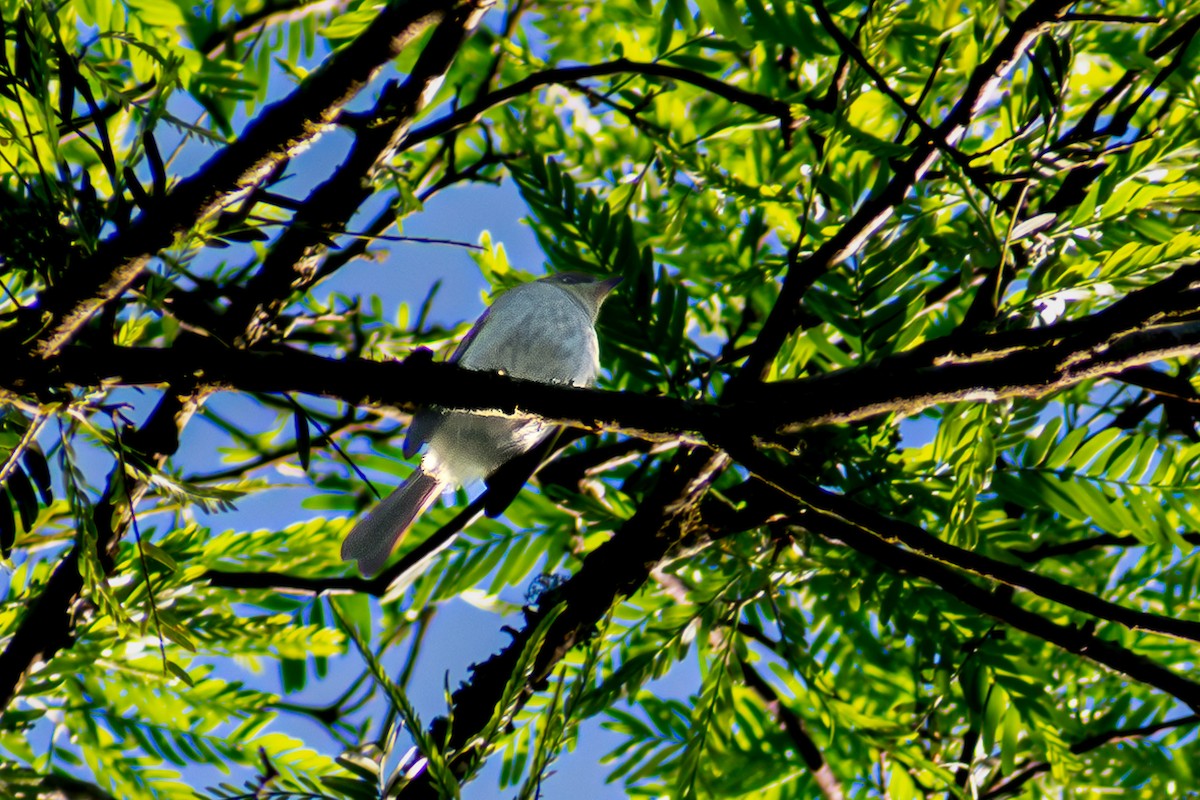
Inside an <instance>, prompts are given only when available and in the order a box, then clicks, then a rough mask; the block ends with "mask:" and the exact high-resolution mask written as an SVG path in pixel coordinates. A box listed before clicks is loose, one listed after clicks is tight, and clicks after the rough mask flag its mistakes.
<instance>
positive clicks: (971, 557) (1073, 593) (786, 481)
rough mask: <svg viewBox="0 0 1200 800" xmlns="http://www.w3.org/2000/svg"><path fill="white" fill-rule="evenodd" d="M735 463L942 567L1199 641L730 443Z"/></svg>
mask: <svg viewBox="0 0 1200 800" xmlns="http://www.w3.org/2000/svg"><path fill="white" fill-rule="evenodd" d="M727 449H728V451H729V453H730V455H732V456H733V457H734V458H735V459H736V460H737V461H738V463H740V464H741V465H742V466H743V467H745V468H746V469H748V470H750V471H751V472H753V473H754V474H755V475H757V476H758V477H759V478H761V479H763V480H765V481H767V482H768V483H770V484H771V485H773V486H775V487H776V488H778V489H780V490H781V491H784V492H786V493H787V494H788V495H790V496H791V497H792V498H794V499H796V500H799V501H800V502H801V503H803V504H804V506H805V507H806V508H807V509H809V510H810V511H812V512H815V513H816V514H817V515H819V516H820V517H822V518H824V517H836V518H837V519H839V520H841V521H843V522H845V523H847V524H849V525H853V526H854V527H856V528H857V529H859V530H860V531H863V532H865V533H868V534H870V535H871V536H874V537H875V538H877V539H879V540H880V541H882V542H887V543H888V544H903V545H904V546H905V547H907V548H909V549H910V550H912V551H913V552H915V553H918V554H920V555H922V556H924V557H926V558H928V559H931V560H933V561H938V562H940V563H942V564H950V565H951V566H954V567H958V568H959V569H962V570H965V571H967V572H970V573H973V574H975V575H978V576H980V577H984V578H990V579H992V580H995V581H999V582H1001V583H1004V584H1006V585H1008V586H1014V587H1017V588H1020V589H1025V590H1027V591H1030V592H1033V593H1034V594H1036V595H1038V596H1040V597H1044V598H1046V599H1047V600H1050V601H1052V602H1055V603H1060V604H1062V605H1064V606H1066V607H1067V608H1070V609H1073V610H1075V611H1079V612H1082V613H1084V614H1090V615H1092V616H1094V617H1098V618H1099V619H1103V620H1108V621H1110V622H1115V623H1117V624H1119V625H1124V626H1125V627H1127V628H1129V629H1130V630H1143V631H1150V632H1153V633H1160V634H1163V635H1166V636H1174V637H1176V638H1179V639H1188V640H1191V641H1194V642H1200V622H1194V621H1192V620H1186V619H1179V618H1176V617H1166V616H1161V615H1159V614H1150V613H1147V612H1144V611H1137V610H1134V609H1131V608H1126V607H1124V606H1122V605H1118V604H1117V603H1112V602H1109V601H1107V600H1104V599H1103V598H1100V597H1097V596H1096V595H1094V594H1091V593H1090V592H1085V591H1083V590H1082V589H1077V588H1075V587H1074V586H1070V585H1067V584H1064V583H1059V582H1058V581H1056V580H1054V579H1053V578H1047V577H1045V576H1044V575H1039V574H1037V573H1036V572H1030V571H1029V570H1027V569H1023V568H1021V567H1018V566H1016V565H1015V564H1006V563H1005V562H1003V561H997V560H996V559H994V558H991V557H989V556H985V555H983V554H982V553H976V552H974V551H972V550H964V549H963V548H961V547H956V546H955V545H952V544H950V543H949V542H946V541H943V540H941V539H939V538H937V537H936V536H933V535H931V534H929V533H927V532H925V531H924V530H922V529H921V528H919V527H917V526H916V525H912V524H909V523H907V522H904V521H902V520H898V519H892V518H890V517H887V516H884V515H883V514H880V513H879V512H877V511H874V510H873V509H870V508H867V507H866V506H863V505H859V504H858V503H855V502H854V501H853V500H850V499H849V498H847V497H843V496H840V495H836V494H834V493H833V492H829V491H826V490H825V489H822V488H820V487H818V486H815V485H813V484H811V483H809V482H808V481H806V480H804V479H803V478H800V477H797V476H795V475H794V474H793V472H792V471H790V470H788V469H787V468H786V467H785V466H783V465H781V464H778V463H776V462H775V461H772V460H771V459H770V458H769V457H767V456H766V455H763V454H762V453H760V452H759V451H758V450H756V449H754V448H751V447H746V446H744V445H737V444H731V445H730V447H729V448H727Z"/></svg>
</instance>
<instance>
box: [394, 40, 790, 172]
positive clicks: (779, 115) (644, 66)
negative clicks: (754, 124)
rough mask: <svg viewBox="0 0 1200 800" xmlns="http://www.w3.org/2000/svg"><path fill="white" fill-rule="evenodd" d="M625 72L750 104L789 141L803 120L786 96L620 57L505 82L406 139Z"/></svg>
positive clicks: (410, 143) (409, 143) (410, 142)
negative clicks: (554, 89)
mask: <svg viewBox="0 0 1200 800" xmlns="http://www.w3.org/2000/svg"><path fill="white" fill-rule="evenodd" d="M623 73H632V74H635V75H643V76H646V75H649V76H653V77H657V78H672V79H674V80H677V81H680V82H681V83H688V84H691V85H692V86H695V87H697V88H699V89H704V90H705V91H707V92H711V93H712V94H715V95H716V96H717V97H720V98H723V99H725V100H728V101H729V102H730V103H733V104H735V105H742V106H746V107H747V108H750V109H752V110H754V111H757V112H759V113H760V114H765V115H766V116H769V117H775V118H776V119H778V120H779V127H780V130H781V131H782V133H783V137H784V141H785V143H786V142H787V141H789V140H790V138H791V134H792V132H793V131H794V130H795V129H796V127H797V125H798V124H799V123H798V121H797V120H796V118H795V116H794V114H793V111H792V106H791V104H790V103H785V102H784V101H782V100H776V99H775V98H773V97H768V96H766V95H761V94H755V93H754V92H749V91H746V90H745V89H739V88H738V87H736V86H730V85H729V84H728V83H725V82H724V81H720V80H717V79H716V78H713V77H710V76H708V75H705V74H703V73H701V72H696V71H695V70H690V69H687V68H685V67H677V66H674V65H672V64H662V63H658V62H648V61H631V60H630V59H627V58H617V59H613V60H612V61H606V62H604V63H602V64H587V65H584V66H580V67H559V68H557V69H548V70H544V71H542V72H537V73H534V74H533V75H530V76H528V77H526V78H522V79H521V80H519V81H517V82H516V83H514V84H511V85H509V86H505V87H504V88H502V89H496V90H495V91H491V92H488V93H487V94H485V95H484V96H483V97H481V98H479V99H478V100H476V101H474V102H473V103H469V104H467V105H465V106H463V107H462V108H460V109H458V110H457V111H454V112H452V113H450V114H447V115H446V116H444V117H442V118H441V119H438V120H434V121H433V122H430V123H428V124H426V125H422V126H421V127H419V128H417V129H415V130H414V131H413V132H412V134H411V135H409V137H408V138H407V139H406V140H405V141H404V148H405V149H408V148H410V147H415V146H417V145H418V144H421V143H422V142H425V141H428V140H429V139H435V138H437V137H439V136H445V135H446V134H447V133H450V132H451V131H455V130H458V129H459V128H463V127H465V126H467V125H471V124H472V123H474V122H477V121H478V120H479V118H480V117H482V116H483V115H484V114H485V113H487V112H488V111H490V110H492V109H493V108H496V107H497V106H502V105H504V104H506V103H509V102H511V101H512V100H515V99H516V98H518V97H521V96H522V95H526V94H529V93H530V92H532V91H533V90H534V89H538V88H540V87H542V86H549V85H550V84H562V83H568V84H569V83H575V82H576V81H581V80H585V79H587V78H600V77H604V76H607V75H620V74H623Z"/></svg>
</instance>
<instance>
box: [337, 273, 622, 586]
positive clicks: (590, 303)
mask: <svg viewBox="0 0 1200 800" xmlns="http://www.w3.org/2000/svg"><path fill="white" fill-rule="evenodd" d="M620 281H621V278H620V277H612V278H606V279H599V278H595V277H593V276H591V275H587V274H584V273H579V272H564V273H559V274H555V275H550V276H547V277H545V278H540V279H538V280H535V281H531V282H529V283H524V284H521V285H519V286H515V287H513V288H511V289H509V290H508V291H506V292H504V293H503V294H501V295H500V296H499V297H497V298H496V300H495V302H494V303H492V305H491V306H489V307H488V308H487V309H486V310H485V311H484V313H483V315H482V316H480V317H479V319H478V320H476V321H475V324H474V325H473V326H472V327H471V330H470V331H468V332H467V335H466V336H465V337H464V338H463V340H462V342H461V343H460V344H459V345H458V347H457V349H455V351H454V353H453V354H452V355H451V356H450V359H449V360H450V362H452V363H456V364H458V365H459V366H461V367H463V368H465V369H470V370H479V371H489V372H502V373H504V374H507V375H510V376H512V377H514V378H522V379H524V380H531V381H538V382H540V383H555V384H567V385H573V386H591V385H592V383H593V382H594V381H595V379H596V375H597V374H598V373H599V371H600V346H599V340H598V339H597V337H596V318H597V316H598V315H599V313H600V307H601V305H603V303H604V301H605V299H606V298H607V297H608V295H609V293H610V292H611V291H612V290H613V289H614V288H615V287H616V286H617V284H618V283H620ZM553 429H554V426H553V425H549V424H547V423H545V422H544V421H542V420H540V419H539V418H537V417H512V418H509V417H497V416H487V415H482V414H473V413H470V412H464V411H447V410H445V409H442V408H438V407H430V408H424V409H420V410H418V411H417V413H416V414H414V415H413V418H412V423H411V424H410V425H409V428H408V435H407V436H406V438H405V440H404V448H403V451H404V456H405V458H411V457H412V456H414V455H416V453H417V452H418V451H419V450H420V449H421V447H422V446H423V445H426V444H428V445H429V447H428V449H427V450H426V452H425V455H424V457H423V458H422V460H421V464H420V466H418V467H417V469H416V470H415V471H414V472H413V473H412V475H411V476H410V477H409V478H408V480H406V481H405V482H404V483H402V484H401V485H400V486H399V487H398V488H396V490H395V491H393V492H392V493H391V494H390V495H388V496H387V497H386V498H384V499H383V500H382V501H381V502H380V503H379V504H378V505H376V506H375V508H373V509H372V510H371V512H370V513H368V514H367V515H366V516H365V517H363V518H362V519H361V520H359V521H358V523H357V524H356V525H355V526H354V527H353V528H352V529H351V530H350V533H348V534H347V535H346V538H345V540H344V541H343V542H342V551H341V553H342V560H343V561H357V562H358V569H359V572H361V573H362V574H363V575H364V576H371V575H374V574H376V573H378V572H379V571H380V570H382V569H383V566H384V564H386V563H387V560H388V558H389V557H390V556H391V554H392V551H393V550H394V549H395V547H396V544H397V543H398V542H399V541H400V539H401V537H403V536H404V534H405V532H406V531H407V530H408V529H409V528H410V527H411V526H412V524H413V523H414V522H415V521H416V519H417V518H418V517H419V516H420V515H421V514H422V513H423V512H424V511H425V510H426V509H427V508H429V506H431V505H432V504H433V502H434V500H436V499H437V498H438V497H439V496H440V495H441V494H442V492H443V491H444V490H445V489H446V488H447V487H449V486H462V485H465V484H468V483H471V482H473V481H476V480H479V479H482V478H487V477H489V476H491V475H492V474H493V473H494V472H495V471H496V470H497V469H499V468H500V467H501V466H502V465H503V464H504V463H505V462H507V461H509V460H510V459H512V458H515V457H516V456H518V455H521V454H522V453H526V452H528V451H529V450H530V449H532V448H533V447H535V446H536V445H537V444H538V443H539V442H541V441H542V440H543V439H545V438H546V437H547V436H548V435H549V434H550V433H551V432H552V431H553Z"/></svg>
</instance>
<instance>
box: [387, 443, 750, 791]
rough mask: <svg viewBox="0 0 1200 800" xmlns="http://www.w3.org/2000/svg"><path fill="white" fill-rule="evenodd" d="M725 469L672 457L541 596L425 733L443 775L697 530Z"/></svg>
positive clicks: (421, 781) (704, 460)
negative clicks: (571, 570)
mask: <svg viewBox="0 0 1200 800" xmlns="http://www.w3.org/2000/svg"><path fill="white" fill-rule="evenodd" d="M727 463H728V462H727V459H726V458H725V456H723V455H719V454H717V455H714V454H713V453H711V452H709V451H706V450H697V449H693V450H689V451H684V452H680V453H679V454H678V455H677V456H676V457H675V458H674V460H673V461H672V462H671V463H670V464H668V465H665V466H664V468H663V470H662V472H661V474H660V476H659V479H658V483H657V484H656V486H655V487H654V489H653V490H652V491H651V492H649V493H648V495H647V496H646V497H645V498H643V499H642V501H641V502H640V503H639V504H638V510H637V512H636V513H635V514H634V515H633V516H632V517H630V518H629V519H628V520H627V521H626V522H625V523H624V524H622V525H621V527H620V529H619V530H618V531H617V532H616V533H615V534H614V535H613V538H612V539H610V540H609V541H608V542H606V543H605V544H603V545H601V546H600V547H598V548H597V549H596V550H594V551H593V552H592V553H590V554H589V555H588V556H587V558H586V559H585V560H584V562H583V566H582V567H581V568H580V569H579V571H578V572H577V573H575V575H574V576H573V577H571V578H570V579H569V580H568V581H567V582H566V583H564V584H562V585H561V586H559V587H557V588H556V589H553V590H551V591H550V592H547V593H546V594H544V595H542V597H541V598H540V599H539V604H538V607H537V608H536V609H532V608H528V609H526V611H525V617H526V625H525V627H524V628H523V629H522V630H520V631H513V632H512V633H513V641H512V642H511V643H510V644H509V645H508V647H506V648H505V649H504V650H503V651H501V652H500V653H497V654H496V655H494V656H492V657H491V658H489V659H488V660H487V661H485V662H484V663H482V664H478V665H476V666H475V667H474V668H473V669H472V674H471V679H470V682H469V683H466V684H464V685H463V686H461V687H460V688H459V689H458V690H457V691H456V692H455V693H454V695H453V696H452V698H451V704H452V710H451V713H450V715H449V717H447V718H439V719H436V720H434V722H433V724H432V725H431V735H432V737H433V738H434V739H435V740H436V741H445V742H446V749H447V751H448V752H451V753H454V757H453V759H452V761H451V769H453V770H454V772H455V774H456V775H465V774H467V773H468V772H469V771H470V768H471V767H472V765H473V762H474V761H475V759H476V758H477V756H478V754H477V753H476V743H475V742H476V737H478V735H479V733H480V732H481V731H482V730H484V728H485V726H486V725H487V723H488V721H489V720H490V719H491V717H492V715H493V714H494V713H496V710H497V709H496V705H497V703H498V702H499V701H500V699H501V698H503V697H505V696H507V693H508V692H509V689H508V686H509V683H510V682H511V681H518V680H519V681H521V683H520V687H521V688H520V690H519V692H518V693H517V696H516V700H515V703H516V705H517V706H521V705H524V703H525V702H526V701H527V700H528V698H529V697H530V695H532V694H533V692H534V691H536V689H537V687H538V686H540V685H541V684H542V682H543V681H545V679H546V677H547V676H548V675H549V674H550V673H551V672H552V671H553V670H554V668H555V666H556V665H557V664H558V663H559V662H560V661H561V660H562V659H563V658H564V657H565V656H566V655H567V653H569V652H570V651H571V649H572V648H574V647H575V646H576V645H578V644H581V643H583V642H585V641H587V640H588V639H590V638H591V637H593V636H594V635H595V633H596V626H597V625H598V624H599V623H600V622H601V621H602V620H603V619H604V615H605V614H606V613H608V610H609V608H610V607H611V606H612V604H613V603H614V602H616V601H617V599H618V598H619V597H623V596H628V595H630V594H633V593H634V592H636V591H637V590H638V588H639V587H640V586H641V585H642V584H643V583H645V581H646V578H647V577H648V576H649V574H650V571H651V570H652V569H653V568H654V566H655V565H656V564H657V563H658V562H659V561H661V560H662V558H663V557H664V556H665V555H666V554H667V553H668V552H669V551H670V550H671V548H673V547H674V546H675V545H676V544H677V543H678V542H680V541H681V540H682V539H684V538H685V537H687V536H688V535H690V534H692V533H694V532H695V528H696V527H697V526H698V525H699V518H698V515H697V514H696V513H695V511H696V505H697V504H698V503H699V502H700V500H701V499H702V498H703V497H704V495H705V492H706V491H707V489H708V487H709V485H710V484H711V483H712V481H713V480H715V479H716V476H717V475H718V474H719V473H720V471H721V470H722V469H724V467H725V465H726V464H727ZM559 605H562V606H563V607H564V610H563V611H562V612H561V613H560V614H559V615H558V617H557V618H556V619H555V620H554V622H553V623H552V624H551V625H550V628H549V630H548V631H547V632H546V635H545V638H544V640H543V642H542V645H541V648H540V650H539V651H538V654H537V656H536V657H535V658H534V661H533V665H532V668H531V670H530V672H529V674H527V675H525V676H522V677H517V676H514V675H513V669H514V667H515V665H516V664H517V663H518V660H519V659H520V658H521V655H522V653H523V651H524V650H525V648H526V646H527V645H528V643H529V641H530V637H531V636H532V635H533V633H534V632H535V631H536V630H537V627H538V622H539V621H540V620H541V619H543V618H544V616H545V615H546V614H548V613H549V612H550V611H551V610H553V609H554V608H556V607H558V606H559ZM501 711H502V712H506V711H510V709H502V710H501ZM450 720H453V725H451V724H450ZM401 796H402V797H419V798H424V797H429V798H433V797H437V790H436V788H435V787H434V785H433V782H432V781H431V780H430V779H429V774H428V772H423V773H422V774H421V775H419V776H417V777H416V778H415V779H414V780H413V782H412V783H410V784H408V786H406V787H405V789H404V790H403V791H402V793H401Z"/></svg>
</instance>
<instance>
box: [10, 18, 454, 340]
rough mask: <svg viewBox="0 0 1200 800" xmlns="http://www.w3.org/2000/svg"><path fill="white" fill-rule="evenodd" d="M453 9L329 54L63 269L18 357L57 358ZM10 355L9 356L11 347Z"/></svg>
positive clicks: (384, 21)
mask: <svg viewBox="0 0 1200 800" xmlns="http://www.w3.org/2000/svg"><path fill="white" fill-rule="evenodd" d="M461 2H465V0H414V2H410V3H389V4H387V5H385V6H384V7H383V8H382V9H381V10H380V12H379V16H377V17H376V18H375V20H374V22H372V23H371V25H370V27H369V28H368V29H367V30H366V31H364V32H363V33H362V34H361V35H360V36H358V37H357V38H356V39H355V40H354V41H352V42H351V43H349V44H348V45H346V46H345V47H344V48H343V49H341V50H338V51H337V52H335V53H334V54H333V55H331V56H330V57H329V58H328V59H327V60H326V62H325V63H324V64H323V65H322V66H321V68H320V69H318V70H317V71H315V72H314V73H312V75H311V76H309V79H308V80H307V81H305V83H304V84H303V85H302V87H301V88H299V89H297V90H296V91H294V92H293V93H292V94H290V95H289V96H288V97H286V98H284V99H283V100H280V101H279V102H277V103H274V104H272V105H270V106H268V107H267V108H265V109H264V110H263V112H262V114H260V115H259V116H258V118H257V119H255V120H254V122H252V123H251V124H250V125H249V126H247V128H246V130H245V131H244V132H243V134H242V136H241V137H240V138H239V139H238V140H237V141H236V142H234V143H233V144H230V145H229V146H227V147H224V148H222V149H221V150H220V151H219V152H217V154H216V155H214V156H213V157H212V158H210V159H209V160H208V161H207V162H206V163H205V164H204V166H202V167H201V168H200V170H199V172H198V173H197V174H196V175H194V176H193V177H191V178H188V179H186V180H184V181H182V182H180V183H179V184H178V185H176V186H175V188H174V189H172V191H171V192H170V194H169V195H168V196H166V197H165V198H163V199H162V200H161V201H160V202H157V203H156V204H155V205H154V206H153V207H152V208H150V209H148V210H146V211H144V212H143V213H142V214H141V215H140V216H139V217H138V218H137V220H135V221H134V223H133V224H132V225H130V226H129V227H128V228H126V229H125V230H123V231H121V232H119V233H117V234H116V235H114V236H112V237H110V238H109V239H107V240H106V241H104V242H103V243H101V245H100V247H99V248H98V249H97V250H96V252H95V253H93V254H92V256H91V257H90V258H88V259H87V260H85V261H83V262H82V263H81V264H79V265H78V267H76V268H74V269H73V271H72V274H73V275H74V276H75V279H73V280H65V281H62V282H61V283H60V284H58V285H57V286H56V287H54V288H53V290H51V291H48V292H47V293H46V295H45V296H44V297H43V298H42V301H41V310H42V317H41V319H40V320H39V324H40V325H41V330H40V331H38V332H37V335H36V337H35V338H33V340H32V341H31V342H29V344H28V345H27V346H26V347H27V349H29V350H30V351H31V352H33V353H34V354H35V355H37V356H39V357H42V358H49V357H52V356H54V355H55V354H57V353H58V352H59V351H60V350H61V349H62V348H63V347H64V346H65V345H66V344H67V343H68V342H70V341H71V340H72V339H73V338H74V337H75V335H76V334H77V333H78V331H79V330H80V329H81V328H82V327H83V326H84V325H85V324H87V321H88V320H89V319H90V318H91V317H92V315H93V314H95V313H96V312H97V311H98V310H99V309H100V308H102V307H103V306H104V305H105V304H106V303H108V302H110V301H111V300H113V299H114V298H116V297H118V296H119V295H120V294H121V293H122V292H124V291H125V290H126V289H127V288H128V287H129V286H130V285H131V284H132V283H133V282H134V281H135V280H136V279H137V277H138V275H139V274H140V273H141V271H142V269H143V268H144V267H145V266H146V264H147V263H148V262H149V261H150V259H151V258H152V257H153V256H154V255H155V254H156V253H157V252H158V251H160V250H162V249H164V248H166V247H169V246H170V245H171V244H172V242H174V241H175V239H176V238H177V237H178V236H181V235H183V234H184V233H186V232H187V231H189V230H191V229H192V227H194V226H195V225H196V224H197V223H198V222H200V221H201V220H203V219H205V218H206V217H208V216H209V215H211V214H213V213H214V212H216V211H218V210H220V209H221V208H222V207H223V206H225V205H227V204H228V203H230V202H232V201H234V200H236V199H237V198H238V197H240V196H242V195H243V194H244V193H245V192H246V191H248V190H250V189H252V188H253V187H254V186H256V185H257V184H258V182H259V181H260V180H261V179H262V178H263V177H264V176H266V175H268V174H270V172H271V171H272V170H273V169H274V168H275V167H276V166H277V165H278V164H279V163H280V162H282V161H283V160H286V159H288V158H290V157H292V156H293V155H295V154H296V153H298V152H300V151H301V150H303V149H304V148H305V147H307V146H308V145H309V144H311V143H312V142H313V141H314V140H315V139H316V138H317V137H319V136H320V135H321V134H322V133H323V132H324V131H326V130H327V129H328V128H329V127H330V125H331V124H332V123H333V120H334V119H335V118H336V117H337V115H338V114H339V113H341V111H342V110H343V109H344V108H345V107H346V105H347V104H348V103H349V102H350V101H351V100H352V99H353V98H354V97H355V96H356V95H357V94H358V93H359V92H360V91H362V89H364V88H365V87H366V86H367V84H368V83H369V82H370V81H371V80H372V79H373V78H374V77H375V75H376V73H377V72H378V71H379V69H381V68H382V67H383V66H384V65H385V64H387V63H388V62H390V61H391V60H392V59H393V58H395V57H396V56H397V55H399V54H400V52H401V51H403V50H404V48H405V47H407V46H408V45H409V43H411V42H412V41H413V40H414V39H415V38H416V37H417V36H418V35H419V34H420V33H421V32H422V31H423V30H424V29H425V28H426V27H428V26H429V25H430V24H433V23H435V22H437V21H439V20H440V19H442V18H444V17H445V16H446V15H447V14H449V13H451V11H453V10H454V9H455V8H457V7H459V6H460V5H461ZM30 333H31V332H30V331H25V332H24V335H25V336H28V335H29V334H30ZM22 349H25V348H22ZM12 351H13V352H17V345H16V344H15V343H13V350H12Z"/></svg>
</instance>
